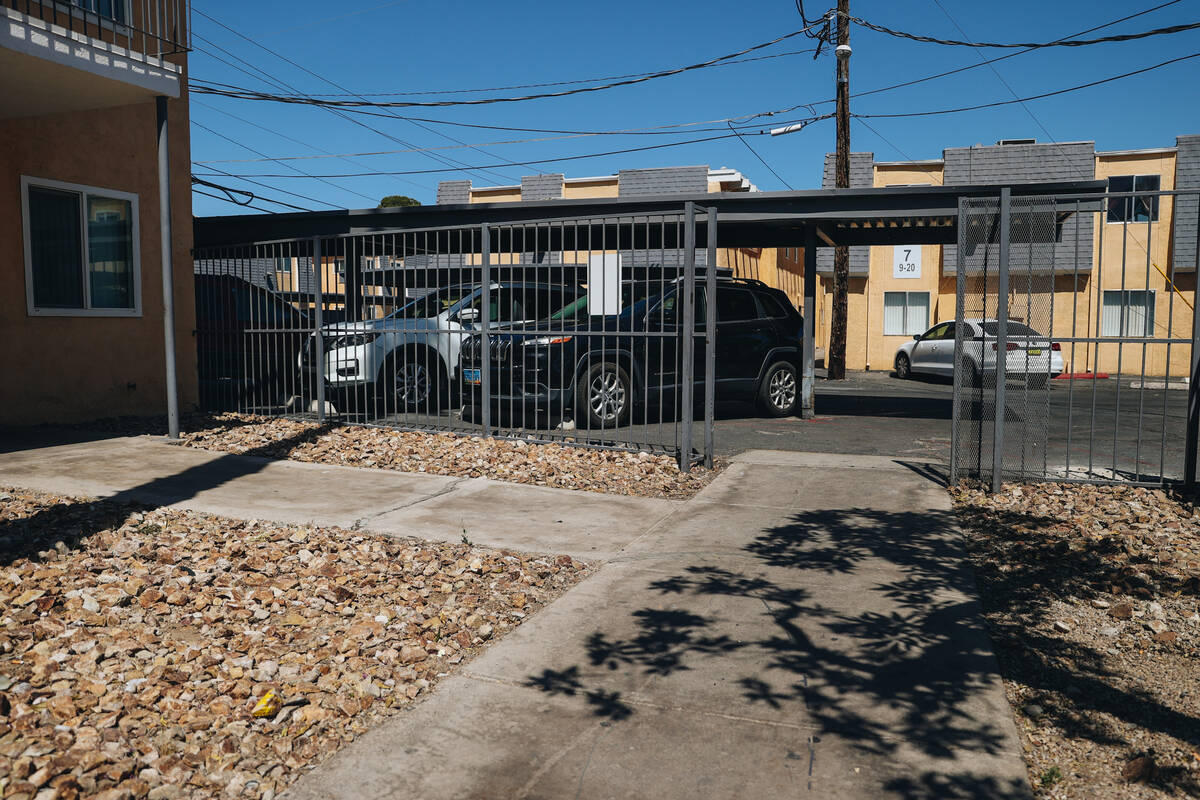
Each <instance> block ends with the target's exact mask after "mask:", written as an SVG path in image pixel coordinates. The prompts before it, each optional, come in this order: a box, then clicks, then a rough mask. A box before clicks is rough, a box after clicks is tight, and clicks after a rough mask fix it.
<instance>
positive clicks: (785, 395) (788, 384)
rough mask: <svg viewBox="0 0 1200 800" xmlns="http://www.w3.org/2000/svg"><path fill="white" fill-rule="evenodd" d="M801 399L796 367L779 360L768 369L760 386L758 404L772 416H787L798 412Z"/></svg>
mask: <svg viewBox="0 0 1200 800" xmlns="http://www.w3.org/2000/svg"><path fill="white" fill-rule="evenodd" d="M799 401H800V381H799V376H798V375H797V373H796V367H795V365H793V364H790V363H788V362H786V361H777V362H776V363H774V364H772V365H771V366H770V367H769V368H768V369H767V374H766V375H764V376H763V380H762V384H761V385H760V386H759V388H758V405H759V407H760V408H762V410H763V411H764V412H765V413H766V414H767V415H768V416H771V417H786V416H789V415H791V414H795V413H796V405H797V404H798V403H799Z"/></svg>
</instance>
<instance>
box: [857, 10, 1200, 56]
mask: <svg viewBox="0 0 1200 800" xmlns="http://www.w3.org/2000/svg"><path fill="white" fill-rule="evenodd" d="M847 19H849V20H850V21H851V22H854V23H857V24H858V25H861V26H863V27H864V28H869V29H871V30H873V31H876V32H878V33H886V34H887V35H888V36H896V37H898V38H901V39H909V40H911V41H914V42H928V43H930V44H941V45H950V46H954V47H1004V48H1028V49H1030V50H1039V49H1042V48H1045V47H1087V46H1090V45H1094V44H1106V43H1109V42H1132V41H1135V40H1137V39H1147V38H1150V37H1151V36H1168V35H1171V34H1175V33H1183V32H1184V31H1190V30H1195V29H1196V28H1200V22H1189V23H1184V24H1182V25H1168V26H1167V27H1165V28H1155V29H1153V30H1149V31H1141V32H1139V33H1118V34H1113V35H1112V36H1101V37H1099V38H1098V39H1071V38H1068V39H1055V40H1053V41H1049V42H964V41H959V40H956V39H938V38H935V37H933V36H921V35H918V34H915V33H906V32H905V31H898V30H895V29H893V28H888V27H885V26H883V25H878V24H876V23H874V22H867V21H866V20H865V19H862V18H861V17H851V16H848V17H847Z"/></svg>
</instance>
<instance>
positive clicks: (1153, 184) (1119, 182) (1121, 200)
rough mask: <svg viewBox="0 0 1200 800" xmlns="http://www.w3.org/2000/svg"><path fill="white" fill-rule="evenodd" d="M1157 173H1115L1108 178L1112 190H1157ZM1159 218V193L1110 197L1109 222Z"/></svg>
mask: <svg viewBox="0 0 1200 800" xmlns="http://www.w3.org/2000/svg"><path fill="white" fill-rule="evenodd" d="M1158 187H1159V176H1157V175H1115V176H1113V177H1111V178H1109V179H1108V190H1109V191H1110V192H1157V191H1158ZM1156 220H1158V195H1143V196H1141V197H1110V198H1109V199H1108V221H1109V222H1154V221H1156Z"/></svg>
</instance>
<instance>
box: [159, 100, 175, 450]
mask: <svg viewBox="0 0 1200 800" xmlns="http://www.w3.org/2000/svg"><path fill="white" fill-rule="evenodd" d="M155 105H156V107H157V111H158V229H159V233H160V234H161V241H160V242H159V254H160V257H161V259H162V291H163V348H164V351H165V353H166V376H165V377H166V383H167V436H168V437H170V438H172V439H178V438H179V385H178V376H177V374H176V366H175V273H174V267H173V264H172V258H171V255H172V253H171V249H172V241H171V153H170V146H169V143H168V138H167V135H168V126H167V98H166V96H164V95H159V96H158V97H156V98H155Z"/></svg>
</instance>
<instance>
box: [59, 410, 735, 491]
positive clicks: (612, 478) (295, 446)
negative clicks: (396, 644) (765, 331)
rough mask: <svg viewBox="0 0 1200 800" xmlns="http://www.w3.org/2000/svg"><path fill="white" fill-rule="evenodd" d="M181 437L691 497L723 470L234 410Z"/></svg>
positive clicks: (276, 453) (151, 426)
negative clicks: (681, 468) (684, 468)
mask: <svg viewBox="0 0 1200 800" xmlns="http://www.w3.org/2000/svg"><path fill="white" fill-rule="evenodd" d="M78 427H80V428H86V429H90V430H99V431H108V432H114V433H121V434H125V435H131V436H132V435H138V434H144V433H153V434H157V435H161V434H162V432H163V431H164V430H165V429H166V421H165V419H161V420H160V419H155V418H136V417H122V418H116V419H106V420H98V421H96V422H90V423H86V424H84V425H80V426H78ZM180 438H181V440H182V444H183V445H185V446H187V447H197V448H201V449H205V450H217V451H220V452H224V453H237V454H247V455H256V456H264V457H266V458H278V459H291V460H293V461H308V462H315V463H320V464H341V465H344V466H350V467H374V468H377V469H394V470H398V471H400V472H425V473H429V474H431V475H449V476H452V477H458V478H491V479H492V480H498V481H508V482H510V483H526V484H533V485H535V486H550V487H553V488H555V489H579V490H583V491H589V492H603V493H606V494H624V495H635V496H641V497H666V498H677V499H686V498H689V497H691V496H692V495H694V494H696V492H698V491H700V490H701V489H703V488H704V487H705V486H707V485H708V484H709V482H711V481H712V479H713V478H714V477H716V475H717V474H718V473H719V472H720V471H721V469H722V467H723V464H722V463H720V462H719V461H718V463H717V464H716V465H715V467H714V469H711V470H709V469H705V468H704V467H702V466H697V467H693V468H692V471H691V472H687V473H684V472H680V471H679V466H678V464H677V463H676V461H675V459H674V458H672V457H671V456H668V455H656V454H653V453H644V452H643V453H633V452H623V451H617V450H589V449H586V448H583V447H576V446H571V445H559V444H535V443H532V442H522V441H519V440H511V439H487V438H484V437H481V436H467V435H463V434H453V433H421V432H413V431H397V430H392V429H389V428H374V427H367V426H363V425H333V424H323V423H319V422H314V421H309V420H295V419H286V418H279V417H261V416H252V415H247V414H234V413H227V414H189V415H186V416H185V417H184V419H183V420H182V421H181V437H180Z"/></svg>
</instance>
